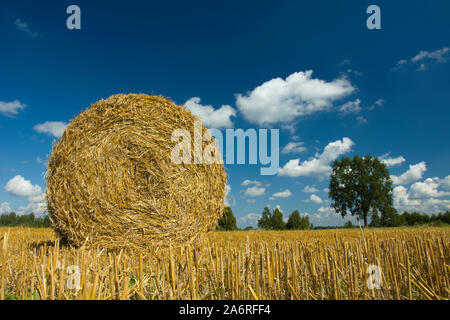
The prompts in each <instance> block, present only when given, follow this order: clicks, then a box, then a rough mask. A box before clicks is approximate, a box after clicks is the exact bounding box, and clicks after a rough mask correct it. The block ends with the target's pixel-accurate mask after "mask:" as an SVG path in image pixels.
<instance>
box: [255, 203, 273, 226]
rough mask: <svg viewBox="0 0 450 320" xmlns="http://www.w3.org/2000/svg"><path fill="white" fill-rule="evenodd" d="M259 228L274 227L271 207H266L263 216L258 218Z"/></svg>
mask: <svg viewBox="0 0 450 320" xmlns="http://www.w3.org/2000/svg"><path fill="white" fill-rule="evenodd" d="M258 228H260V229H264V230H270V229H272V213H271V212H270V209H269V207H264V210H263V213H262V215H261V218H260V219H259V220H258Z"/></svg>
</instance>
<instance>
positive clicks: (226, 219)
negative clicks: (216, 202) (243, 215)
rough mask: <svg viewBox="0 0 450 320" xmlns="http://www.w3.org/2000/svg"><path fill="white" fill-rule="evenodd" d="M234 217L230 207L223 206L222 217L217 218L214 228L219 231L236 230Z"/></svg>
mask: <svg viewBox="0 0 450 320" xmlns="http://www.w3.org/2000/svg"><path fill="white" fill-rule="evenodd" d="M236 229H237V226H236V218H235V217H234V214H233V211H232V210H231V208H230V207H225V208H224V209H223V214H222V217H221V218H220V219H219V223H218V224H217V228H216V230H220V231H233V230H236Z"/></svg>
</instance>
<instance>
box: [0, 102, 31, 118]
mask: <svg viewBox="0 0 450 320" xmlns="http://www.w3.org/2000/svg"><path fill="white" fill-rule="evenodd" d="M26 106H27V105H26V104H23V103H21V102H20V101H19V100H14V101H11V102H5V101H0V114H2V115H4V116H7V117H11V118H14V117H15V116H17V115H18V114H19V111H21V110H23V109H25V108H26Z"/></svg>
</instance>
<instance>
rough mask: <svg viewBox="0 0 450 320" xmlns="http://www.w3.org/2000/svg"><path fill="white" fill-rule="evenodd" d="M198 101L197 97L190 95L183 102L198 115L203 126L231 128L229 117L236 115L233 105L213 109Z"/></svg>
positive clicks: (231, 123)
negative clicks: (190, 96)
mask: <svg viewBox="0 0 450 320" xmlns="http://www.w3.org/2000/svg"><path fill="white" fill-rule="evenodd" d="M200 101H201V99H200V98H199V97H192V98H190V99H189V100H188V101H186V102H185V103H184V107H185V108H186V109H187V110H190V111H191V112H192V113H193V114H194V115H196V116H198V117H200V119H202V122H203V124H204V125H205V127H208V128H231V127H232V126H233V122H232V121H231V117H234V116H236V110H235V109H234V108H233V107H231V106H229V105H223V106H221V107H220V108H219V109H217V110H215V109H214V107H213V106H210V105H202V104H200Z"/></svg>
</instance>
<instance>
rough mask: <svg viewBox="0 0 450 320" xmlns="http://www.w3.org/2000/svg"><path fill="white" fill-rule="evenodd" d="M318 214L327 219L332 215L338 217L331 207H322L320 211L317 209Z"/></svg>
mask: <svg viewBox="0 0 450 320" xmlns="http://www.w3.org/2000/svg"><path fill="white" fill-rule="evenodd" d="M317 212H318V213H320V214H321V215H322V216H325V217H329V216H330V215H337V213H336V212H335V211H334V209H333V208H331V207H320V208H319V209H317Z"/></svg>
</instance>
